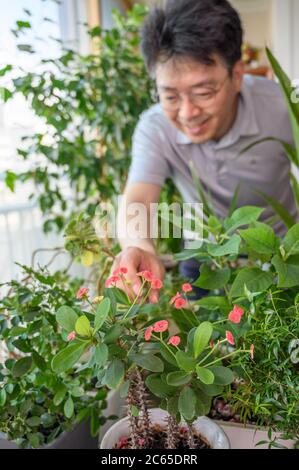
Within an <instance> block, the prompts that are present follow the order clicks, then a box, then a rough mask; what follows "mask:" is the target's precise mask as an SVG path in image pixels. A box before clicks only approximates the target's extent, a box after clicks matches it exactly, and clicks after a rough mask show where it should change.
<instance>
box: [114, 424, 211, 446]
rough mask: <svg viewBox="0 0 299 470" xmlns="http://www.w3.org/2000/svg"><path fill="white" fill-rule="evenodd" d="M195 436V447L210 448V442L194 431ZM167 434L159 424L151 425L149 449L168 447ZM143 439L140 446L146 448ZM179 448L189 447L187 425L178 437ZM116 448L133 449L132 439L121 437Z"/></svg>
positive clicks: (182, 428) (139, 443)
mask: <svg viewBox="0 0 299 470" xmlns="http://www.w3.org/2000/svg"><path fill="white" fill-rule="evenodd" d="M193 438H194V444H195V445H194V448H195V449H210V448H211V446H210V444H209V443H208V442H207V441H205V440H204V438H203V437H201V436H200V435H198V434H197V433H195V432H194V433H193ZM166 440H167V434H166V431H165V429H163V428H162V427H161V426H159V425H158V424H156V425H154V426H151V428H150V430H149V441H150V445H149V446H148V447H147V449H167V447H166ZM141 441H143V439H139V442H138V446H139V448H140V449H142V448H145V447H144V442H141ZM176 448H177V449H188V448H189V447H188V429H187V428H186V427H184V426H183V427H181V428H180V434H179V438H178V445H177V447H176ZM114 449H131V439H130V437H121V438H120V439H119V440H118V442H117V443H116V444H115V446H114Z"/></svg>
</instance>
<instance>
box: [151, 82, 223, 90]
mask: <svg viewBox="0 0 299 470" xmlns="http://www.w3.org/2000/svg"><path fill="white" fill-rule="evenodd" d="M215 83H216V82H215V80H214V79H208V80H203V81H201V82H198V83H195V84H194V85H192V86H191V88H200V87H201V88H203V87H205V86H208V85H215ZM158 88H159V89H161V90H164V91H177V89H176V88H173V87H170V86H165V85H158Z"/></svg>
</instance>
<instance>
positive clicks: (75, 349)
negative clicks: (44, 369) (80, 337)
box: [52, 343, 86, 374]
mask: <svg viewBox="0 0 299 470" xmlns="http://www.w3.org/2000/svg"><path fill="white" fill-rule="evenodd" d="M85 348H86V344H85V343H73V344H70V345H69V346H67V347H66V348H65V349H63V350H62V351H59V353H58V354H56V356H54V357H53V360H52V369H53V371H54V372H56V373H57V374H59V373H61V372H65V371H67V370H68V369H70V368H71V367H73V365H75V364H76V362H78V360H79V359H80V357H81V356H82V354H83V352H84V350H85Z"/></svg>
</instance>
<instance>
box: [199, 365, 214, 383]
mask: <svg viewBox="0 0 299 470" xmlns="http://www.w3.org/2000/svg"><path fill="white" fill-rule="evenodd" d="M196 373H197V377H198V379H199V380H201V381H202V382H203V383H204V384H206V385H211V384H212V383H214V379H215V376H214V374H213V372H212V371H211V370H209V369H206V368H205V367H200V366H198V365H197V366H196Z"/></svg>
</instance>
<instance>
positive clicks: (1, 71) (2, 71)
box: [0, 65, 12, 77]
mask: <svg viewBox="0 0 299 470" xmlns="http://www.w3.org/2000/svg"><path fill="white" fill-rule="evenodd" d="M11 70H12V65H6V66H5V67H4V68H3V69H0V77H3V76H4V75H5V74H6V73H7V72H10V71H11Z"/></svg>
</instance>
